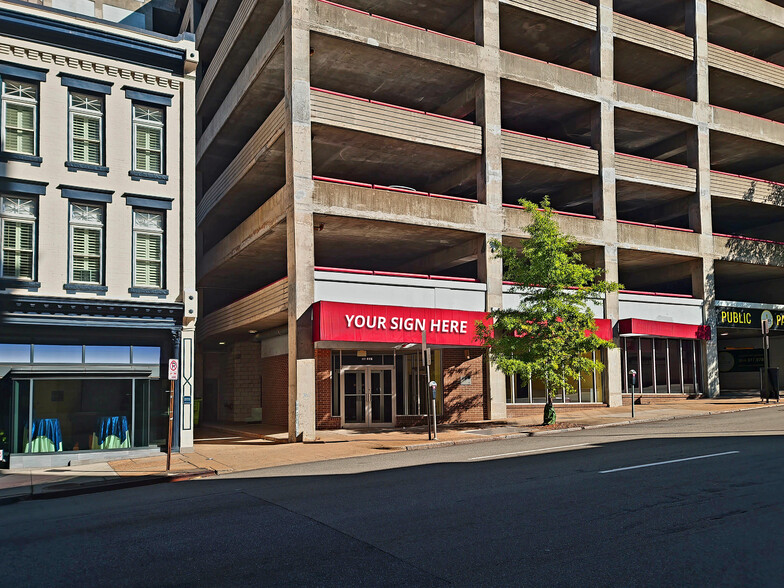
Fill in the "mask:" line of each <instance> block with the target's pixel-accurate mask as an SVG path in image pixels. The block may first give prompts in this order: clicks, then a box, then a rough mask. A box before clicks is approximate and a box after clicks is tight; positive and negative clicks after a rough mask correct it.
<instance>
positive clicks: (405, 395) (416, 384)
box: [397, 349, 444, 416]
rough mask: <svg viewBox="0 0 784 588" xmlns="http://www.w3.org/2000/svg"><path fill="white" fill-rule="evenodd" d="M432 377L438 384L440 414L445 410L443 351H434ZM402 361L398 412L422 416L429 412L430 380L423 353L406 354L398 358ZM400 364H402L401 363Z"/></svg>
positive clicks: (437, 407) (431, 367)
mask: <svg viewBox="0 0 784 588" xmlns="http://www.w3.org/2000/svg"><path fill="white" fill-rule="evenodd" d="M431 357H432V359H431V365H430V377H431V378H432V379H433V380H434V381H435V382H436V383H437V384H438V393H437V396H436V412H437V414H438V415H439V416H440V415H441V414H443V412H444V385H443V371H442V367H441V351H440V350H438V349H434V350H433V351H432V356H431ZM398 361H399V362H400V363H402V366H403V367H402V370H403V390H402V393H401V391H400V390H398V394H397V399H398V400H397V414H399V415H407V416H422V415H426V414H427V402H428V395H427V394H428V387H427V385H428V380H427V370H426V369H425V368H424V367H422V361H421V355H404V356H402V357H400V358H399V360H398ZM399 365H400V364H399Z"/></svg>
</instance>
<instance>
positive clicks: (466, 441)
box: [403, 403, 784, 451]
mask: <svg viewBox="0 0 784 588" xmlns="http://www.w3.org/2000/svg"><path fill="white" fill-rule="evenodd" d="M775 406H780V407H784V403H783V404H778V403H776V404H763V405H762V406H748V407H745V408H736V409H734V410H709V411H706V412H698V413H695V414H683V415H675V416H666V417H652V418H647V419H635V420H633V421H632V420H625V421H618V422H616V423H602V424H598V425H578V426H575V427H569V428H568V429H550V430H547V431H528V432H524V433H510V434H508V435H490V436H487V437H484V438H479V439H458V440H456V441H437V442H435V443H419V444H417V445H405V446H404V447H403V449H404V450H405V451H420V450H423V449H440V448H442V447H452V446H454V445H473V444H474V443H487V442H489V441H506V440H507V439H522V438H524V437H539V436H541V435H555V434H556V433H573V432H575V431H586V430H591V429H606V428H608V427H622V426H625V425H643V424H646V423H657V422H665V421H675V420H680V419H691V418H695V417H702V416H715V415H720V414H732V413H736V412H746V411H749V410H759V409H762V408H772V407H775Z"/></svg>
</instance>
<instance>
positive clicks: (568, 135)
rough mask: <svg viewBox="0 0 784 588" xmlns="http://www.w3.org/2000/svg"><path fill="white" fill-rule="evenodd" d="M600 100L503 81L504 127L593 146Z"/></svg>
mask: <svg viewBox="0 0 784 588" xmlns="http://www.w3.org/2000/svg"><path fill="white" fill-rule="evenodd" d="M596 107H598V103H597V102H592V101H590V100H584V99H582V98H576V97H574V96H569V95H568V94H562V93H560V92H553V91H550V90H545V89H543V88H536V87H534V86H527V85H525V84H518V83H515V82H511V81H509V80H501V126H502V127H503V128H505V129H509V130H511V131H520V132H524V133H530V134H533V135H540V136H543V137H550V138H552V139H558V140H560V141H570V142H572V143H579V144H581V145H587V146H590V145H591V114H592V111H593V109H594V108H596Z"/></svg>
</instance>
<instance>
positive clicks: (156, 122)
mask: <svg viewBox="0 0 784 588" xmlns="http://www.w3.org/2000/svg"><path fill="white" fill-rule="evenodd" d="M133 142H134V148H133V169H134V170H135V171H143V172H150V173H154V174H162V173H163V109H162V108H155V107H152V106H144V105H143V104H134V105H133Z"/></svg>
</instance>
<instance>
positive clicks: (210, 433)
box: [0, 398, 778, 505]
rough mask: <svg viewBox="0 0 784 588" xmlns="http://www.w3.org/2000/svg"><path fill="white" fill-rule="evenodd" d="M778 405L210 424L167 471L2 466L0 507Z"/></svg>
mask: <svg viewBox="0 0 784 588" xmlns="http://www.w3.org/2000/svg"><path fill="white" fill-rule="evenodd" d="M774 406H778V405H777V404H775V403H770V404H765V403H763V402H761V401H760V400H757V399H755V398H730V399H727V398H724V399H697V400H686V399H683V398H678V399H673V400H667V399H665V400H657V402H656V403H652V404H643V405H641V406H636V407H635V419H634V421H632V419H631V407H630V406H628V405H627V406H623V407H618V408H607V407H601V408H585V409H580V408H572V407H569V408H568V409H566V408H559V406H558V405H556V407H555V408H556V413H557V415H558V423H557V425H555V426H551V427H542V426H541V425H540V423H541V419H542V410H541V409H538V410H536V412H535V413H532V414H531V415H530V416H529V417H526V418H518V419H507V420H504V421H495V422H489V421H483V422H476V423H463V424H460V425H445V426H440V427H439V430H438V441H429V440H428V438H427V428H426V427H410V428H399V429H372V430H358V429H344V430H337V431H319V432H318V435H317V440H316V441H315V442H314V443H293V444H289V443H284V442H282V441H283V440H284V439H285V438H286V435H285V431H282V430H280V429H279V428H278V429H276V428H274V427H272V428H271V427H268V426H264V425H244V424H237V425H213V426H210V428H206V427H201V428H200V429H198V430H197V438H196V442H195V447H194V451H193V452H191V453H183V454H174V455H172V469H171V472H168V473H167V472H166V471H165V469H166V455H165V454H164V453H161V455H160V456H156V457H145V458H140V459H128V460H121V461H114V462H111V463H103V464H101V463H97V464H89V465H80V466H71V467H60V468H50V469H44V470H14V471H10V472H9V471H7V470H6V471H0V505H1V504H4V503H9V502H14V501H17V500H25V499H30V498H32V499H38V498H55V497H60V496H68V495H74V494H85V493H89V492H100V491H105V490H111V489H117V488H128V487H132V486H142V485H148V484H155V483H162V482H169V481H179V480H183V479H194V478H199V477H205V476H212V475H221V474H227V473H230V472H241V471H248V470H256V469H261V468H267V467H275V466H282V465H291V464H301V463H308V462H316V461H323V460H328V459H340V458H344V457H357V456H363V455H377V454H381V453H389V452H391V451H410V450H415V449H427V448H434V447H443V446H448V445H454V444H463V443H479V442H483V441H493V440H498V439H506V438H514V437H525V436H530V435H542V434H553V433H556V434H557V433H559V432H563V431H568V430H574V429H581V428H586V427H589V428H592V427H606V426H619V425H626V424H632V422H650V421H659V420H669V419H676V418H687V417H692V416H699V415H709V414H716V413H723V412H735V411H740V410H752V409H760V408H766V407H774Z"/></svg>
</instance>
